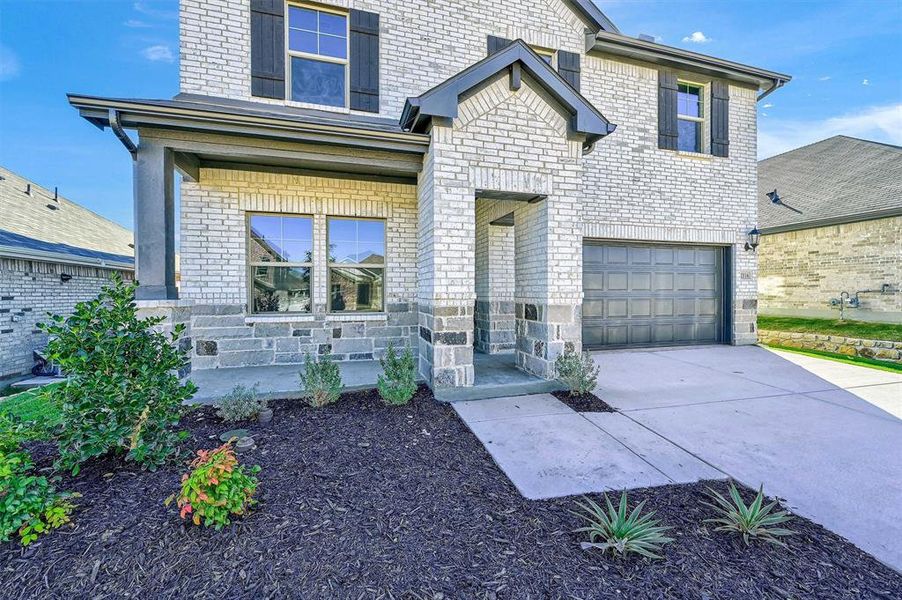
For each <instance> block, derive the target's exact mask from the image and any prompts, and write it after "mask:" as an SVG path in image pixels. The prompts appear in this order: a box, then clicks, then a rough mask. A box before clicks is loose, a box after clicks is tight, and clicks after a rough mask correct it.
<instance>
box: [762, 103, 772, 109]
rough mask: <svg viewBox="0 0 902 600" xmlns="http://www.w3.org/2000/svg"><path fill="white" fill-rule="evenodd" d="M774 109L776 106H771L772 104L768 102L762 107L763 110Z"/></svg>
mask: <svg viewBox="0 0 902 600" xmlns="http://www.w3.org/2000/svg"><path fill="white" fill-rule="evenodd" d="M773 107H774V105H773V104H771V103H770V102H768V103H767V104H765V105H764V106H762V107H761V108H773Z"/></svg>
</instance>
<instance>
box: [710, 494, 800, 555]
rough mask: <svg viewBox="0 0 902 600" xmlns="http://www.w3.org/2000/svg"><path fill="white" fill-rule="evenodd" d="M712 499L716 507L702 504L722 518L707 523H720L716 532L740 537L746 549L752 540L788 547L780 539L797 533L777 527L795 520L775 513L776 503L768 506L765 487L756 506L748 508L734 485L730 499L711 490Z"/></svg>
mask: <svg viewBox="0 0 902 600" xmlns="http://www.w3.org/2000/svg"><path fill="white" fill-rule="evenodd" d="M708 495H709V496H710V497H711V499H712V500H714V504H712V503H710V502H702V504H704V505H705V506H709V507H711V508H713V509H714V510H715V511H717V513H718V514H719V515H720V516H719V517H717V518H716V519H705V523H718V524H719V525H720V526H719V527H716V528H715V529H714V530H715V531H730V532H734V533H738V534H739V535H741V536H742V541H744V542H745V544H746V546H747V545H748V544H749V540H750V538H755V539H759V540H764V541H766V542H770V543H771V544H776V545H777V546H784V547H785V546H786V544H784V543H783V542H782V541H780V539H779V538H781V537H784V536H787V535H793V534H794V533H795V532H794V531H791V530H789V529H784V528H782V527H774V525H779V524H781V523H785V522H786V521H789V520H791V519H792V516H791V515H790V514H789V513H788V512H786V511H783V510H781V511H777V512H771V511H773V509H774V507H775V506H776V505H777V503H776V502H771V503H770V504H767V505H764V486H763V485H762V486H761V487H760V488H758V494H757V495H756V496H755V499H754V500H752V503H751V504H749V505H748V506H746V505H745V502H743V501H742V497H741V496H740V495H739V490H738V489H736V484H734V483H733V482H732V481H731V482H730V499H731V500H732V502H730V501H728V500H727V499H726V498H724V497H723V496H721V495H720V494H718V493H717V492H715V491H714V490H712V489H711V488H708Z"/></svg>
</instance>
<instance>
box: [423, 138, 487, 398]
mask: <svg viewBox="0 0 902 600" xmlns="http://www.w3.org/2000/svg"><path fill="white" fill-rule="evenodd" d="M466 174H467V167H466V163H465V162H463V161H461V160H460V159H459V158H458V157H457V154H456V152H455V150H454V145H453V132H452V130H451V127H450V123H435V124H434V127H433V129H432V145H431V147H430V150H429V153H428V154H427V155H426V157H425V158H424V161H423V170H422V171H421V172H420V178H419V183H418V185H417V200H418V212H419V223H418V228H417V231H418V236H419V244H418V260H417V264H418V275H419V279H418V305H419V313H420V319H419V327H420V361H419V362H420V373H421V374H422V375H423V377H424V378H425V380H426V381H427V382H428V383H429V384H430V385H431V386H432V387H433V388H442V387H461V386H471V385H473V381H474V378H475V375H474V372H473V307H474V302H475V300H476V294H475V291H474V285H475V284H474V281H475V252H474V246H475V243H474V242H475V240H474V238H475V214H474V204H475V203H474V193H473V189H472V188H471V187H470V185H469V184H468V182H467V177H466Z"/></svg>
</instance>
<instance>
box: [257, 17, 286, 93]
mask: <svg viewBox="0 0 902 600" xmlns="http://www.w3.org/2000/svg"><path fill="white" fill-rule="evenodd" d="M251 95H253V96H260V97H262V98H278V99H280V100H281V99H284V98H285V2H284V0H251Z"/></svg>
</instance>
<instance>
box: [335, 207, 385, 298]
mask: <svg viewBox="0 0 902 600" xmlns="http://www.w3.org/2000/svg"><path fill="white" fill-rule="evenodd" d="M384 296H385V221H381V220H374V219H343V218H338V217H335V218H330V219H329V310H330V311H331V312H379V311H381V310H383V306H384Z"/></svg>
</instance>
